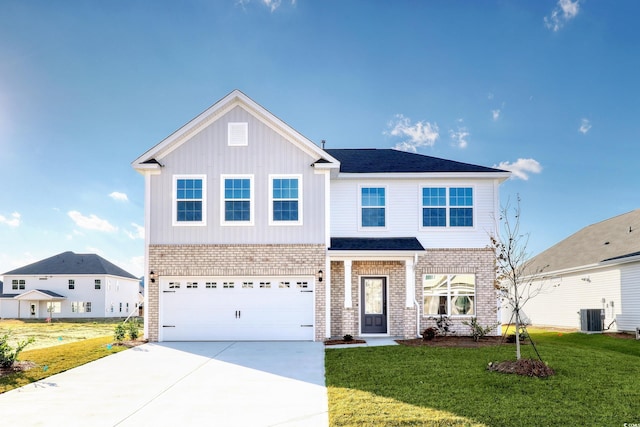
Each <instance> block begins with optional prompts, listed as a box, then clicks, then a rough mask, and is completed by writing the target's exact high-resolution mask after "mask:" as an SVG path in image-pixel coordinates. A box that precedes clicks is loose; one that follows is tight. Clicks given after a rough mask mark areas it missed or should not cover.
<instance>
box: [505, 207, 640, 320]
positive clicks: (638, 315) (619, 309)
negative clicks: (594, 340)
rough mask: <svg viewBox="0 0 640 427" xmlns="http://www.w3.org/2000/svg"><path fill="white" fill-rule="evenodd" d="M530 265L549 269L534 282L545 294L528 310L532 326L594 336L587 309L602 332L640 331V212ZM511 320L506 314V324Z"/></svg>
mask: <svg viewBox="0 0 640 427" xmlns="http://www.w3.org/2000/svg"><path fill="white" fill-rule="evenodd" d="M531 266H532V267H533V268H535V267H542V266H548V267H546V269H545V270H544V274H543V275H542V278H541V279H540V280H538V281H536V282H535V286H538V285H540V286H542V289H543V292H542V293H541V294H539V295H538V296H536V297H535V298H533V299H531V300H530V301H529V302H528V303H527V304H526V305H525V307H524V314H525V317H526V318H528V319H529V321H530V323H531V324H532V325H537V326H556V327H566V328H575V329H580V330H584V331H587V332H589V331H590V327H588V326H585V324H584V321H585V319H584V317H583V316H585V315H589V313H585V312H584V311H583V310H590V311H593V312H596V315H599V316H600V317H601V319H602V320H601V321H602V323H601V325H602V329H603V330H608V331H629V332H635V331H636V328H638V327H640V209H636V210H634V211H631V212H628V213H626V214H623V215H619V216H616V217H613V218H610V219H607V220H605V221H602V222H598V223H596V224H592V225H590V226H588V227H585V228H583V229H582V230H580V231H578V232H577V233H575V234H573V235H571V236H569V237H567V238H566V239H564V240H562V241H561V242H559V243H557V244H556V245H554V246H552V247H551V248H549V249H547V250H545V251H544V252H542V253H540V254H539V255H537V256H536V257H534V258H532V260H531ZM510 315H511V313H510V312H509V311H508V310H504V311H503V313H502V320H503V323H506V322H508V321H509V318H510ZM598 323H599V322H598Z"/></svg>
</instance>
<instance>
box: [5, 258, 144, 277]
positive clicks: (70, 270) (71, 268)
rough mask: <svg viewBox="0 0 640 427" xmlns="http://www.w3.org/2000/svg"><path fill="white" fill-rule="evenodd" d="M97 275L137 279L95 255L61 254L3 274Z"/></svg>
mask: <svg viewBox="0 0 640 427" xmlns="http://www.w3.org/2000/svg"><path fill="white" fill-rule="evenodd" d="M45 274H47V275H56V274H99V275H110V276H119V277H126V278H128V279H137V277H136V276H134V275H133V274H131V273H129V272H127V271H125V270H123V269H122V268H120V267H118V266H117V265H115V264H113V263H111V262H109V261H107V260H106V259H104V258H102V257H101V256H99V255H96V254H76V253H74V252H63V253H61V254H58V255H54V256H52V257H49V258H46V259H43V260H41V261H38V262H34V263H33V264H29V265H25V266H24V267H20V268H16V269H15V270H11V271H7V272H6V273H4V275H5V276H8V275H13V276H17V275H45Z"/></svg>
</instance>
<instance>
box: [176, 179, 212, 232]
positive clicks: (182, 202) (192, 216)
mask: <svg viewBox="0 0 640 427" xmlns="http://www.w3.org/2000/svg"><path fill="white" fill-rule="evenodd" d="M173 225H176V226H189V225H207V176H206V175H174V176H173Z"/></svg>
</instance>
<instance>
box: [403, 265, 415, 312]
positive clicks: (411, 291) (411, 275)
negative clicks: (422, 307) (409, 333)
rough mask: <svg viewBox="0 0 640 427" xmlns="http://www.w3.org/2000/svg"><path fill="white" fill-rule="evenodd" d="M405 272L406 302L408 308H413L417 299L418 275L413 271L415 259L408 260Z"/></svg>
mask: <svg viewBox="0 0 640 427" xmlns="http://www.w3.org/2000/svg"><path fill="white" fill-rule="evenodd" d="M404 271H405V279H404V280H405V286H406V301H405V305H406V307H407V308H413V301H414V300H415V298H416V275H415V272H414V270H413V258H411V259H407V260H406V261H405V262H404Z"/></svg>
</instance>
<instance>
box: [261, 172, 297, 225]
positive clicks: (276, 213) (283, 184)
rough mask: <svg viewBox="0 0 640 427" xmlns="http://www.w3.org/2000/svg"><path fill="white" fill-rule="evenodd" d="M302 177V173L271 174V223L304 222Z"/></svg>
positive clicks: (295, 223)
mask: <svg viewBox="0 0 640 427" xmlns="http://www.w3.org/2000/svg"><path fill="white" fill-rule="evenodd" d="M301 183H302V177H301V176H300V175H270V176H269V193H270V201H269V224H270V225H301V224H302V185H301Z"/></svg>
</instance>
